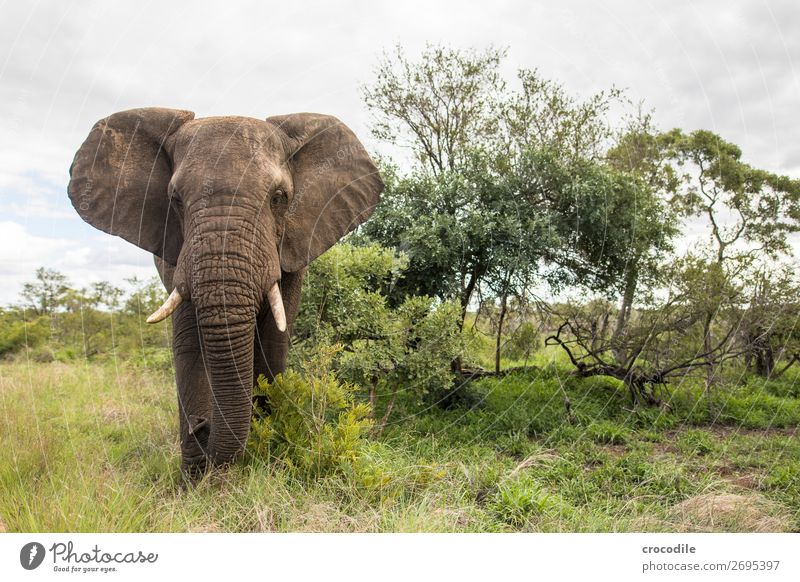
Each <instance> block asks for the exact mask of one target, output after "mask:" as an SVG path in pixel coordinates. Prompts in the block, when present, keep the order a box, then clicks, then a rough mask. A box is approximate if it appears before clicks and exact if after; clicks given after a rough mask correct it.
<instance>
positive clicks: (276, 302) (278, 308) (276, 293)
mask: <svg viewBox="0 0 800 582" xmlns="http://www.w3.org/2000/svg"><path fill="white" fill-rule="evenodd" d="M267 300H268V301H269V308H270V309H271V310H272V317H274V318H275V325H276V326H278V329H279V330H280V331H286V312H285V311H284V310H283V297H281V288H280V287H279V286H278V282H277V281H276V282H275V284H274V285H273V286H272V287H270V288H269V292H268V293H267Z"/></svg>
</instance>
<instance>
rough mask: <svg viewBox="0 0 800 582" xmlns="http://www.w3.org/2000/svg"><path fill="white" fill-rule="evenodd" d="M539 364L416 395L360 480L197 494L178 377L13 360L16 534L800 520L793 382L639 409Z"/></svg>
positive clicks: (544, 359)
mask: <svg viewBox="0 0 800 582" xmlns="http://www.w3.org/2000/svg"><path fill="white" fill-rule="evenodd" d="M534 360H535V361H534V362H532V363H534V364H535V365H536V366H537V368H536V369H534V370H531V371H530V372H526V373H515V374H511V375H509V376H506V377H504V378H498V379H486V380H483V381H481V382H478V383H475V384H473V385H471V386H469V387H468V390H469V391H470V393H471V397H470V398H469V399H468V402H470V403H471V408H468V407H457V408H453V409H450V410H442V409H440V408H439V407H437V406H435V405H420V404H419V403H418V402H416V400H415V399H414V398H412V397H411V395H405V394H402V393H401V394H400V396H399V398H398V401H397V404H396V406H395V409H394V412H393V414H392V418H391V421H390V424H389V425H388V426H387V428H386V430H385V432H384V434H383V436H382V437H381V438H380V439H379V440H373V441H371V442H370V443H369V445H368V446H367V448H366V450H365V451H364V458H363V459H362V465H363V467H365V468H366V470H365V471H363V472H361V473H360V474H358V475H350V474H346V473H337V474H332V475H329V476H325V477H321V478H318V479H301V478H298V477H297V476H296V473H293V472H291V471H289V470H287V469H286V468H285V467H283V466H281V465H280V464H278V463H271V462H265V461H264V460H263V459H259V458H252V457H251V458H248V459H247V460H245V461H243V462H241V463H239V464H238V465H236V466H234V467H233V468H231V469H230V470H228V471H227V472H226V473H224V474H217V475H213V476H211V477H210V478H206V479H205V480H204V481H203V482H201V483H200V484H199V485H198V486H197V487H195V488H190V489H184V488H182V487H181V484H180V478H179V461H180V459H179V453H178V450H179V447H178V442H177V434H178V430H177V412H176V402H175V396H174V392H175V390H174V386H173V382H172V378H171V376H170V374H169V372H168V371H164V370H163V369H161V368H159V369H147V368H142V367H137V366H132V365H123V364H119V365H114V364H113V363H103V364H101V363H89V364H86V363H73V364H69V363H61V362H54V363H49V364H39V363H24V362H23V363H7V364H2V365H0V531H2V530H3V529H4V530H6V531H13V532H17V531H75V532H84V531H120V532H122V531H466V532H469V531H472V532H494V531H548V532H549V531H556V532H557V531H643V530H644V531H683V530H687V529H701V530H704V531H705V530H714V529H722V530H723V531H725V530H731V529H736V530H742V531H748V530H755V529H758V527H760V526H758V525H757V523H756V521H753V520H754V519H755V518H754V517H753V515H755V513H753V512H755V511H756V509H753V511H752V512H750V513H748V514H747V515H748V516H750V517H749V518H748V519H749V521H748V519H737V520H732V521H730V522H725V521H724V520H717V521H716V522H715V524H710V525H709V524H705V525H704V524H700V525H698V524H697V523H695V522H691V523H688V522H687V521H686V520H685V519H683V518H682V517H680V516H679V515H678V514H677V513H676V507H678V506H679V504H681V503H684V502H687V500H688V501H691V500H693V499H697V498H700V497H701V496H705V495H719V496H724V495H735V496H740V497H737V498H736V499H739V498H741V502H742V503H749V502H750V501H752V507H753V508H758V509H757V511H758V512H760V513H759V515H761V514H763V515H764V516H765V517H764V518H765V519H767V518H769V519H770V520H772V521H765V522H763V523H768V524H769V529H775V530H788V531H800V441H799V439H798V436H797V434H796V433H795V432H794V431H795V429H796V427H797V426H798V425H800V401H799V400H797V390H796V384H795V382H796V377H795V376H792V375H789V374H787V378H785V379H782V380H781V381H772V382H767V383H765V382H759V381H757V380H751V379H745V380H741V381H740V382H732V383H731V384H730V385H723V386H720V387H719V388H718V390H717V391H716V392H715V394H714V395H713V396H712V398H711V399H710V400H708V399H705V398H703V396H702V391H701V389H700V387H699V386H696V385H694V384H692V383H691V382H687V383H685V384H684V385H681V386H677V387H675V388H674V389H673V390H672V394H671V396H670V397H668V400H669V402H670V405H671V406H672V410H671V411H669V412H667V411H664V410H661V409H656V408H650V409H643V408H633V407H632V406H631V404H630V401H629V399H628V395H627V391H626V390H625V389H624V388H623V387H622V386H621V385H620V384H619V383H617V382H615V381H610V380H604V379H601V378H594V379H588V380H576V379H574V378H571V377H570V376H569V375H568V369H566V368H562V367H561V366H560V364H559V363H558V361H557V360H554V359H553V358H550V357H549V356H548V352H542V353H539V354H536V355H535V357H534ZM565 395H567V396H568V397H569V400H570V402H571V410H572V418H571V419H570V417H568V415H567V412H566V409H565V406H564V396H565ZM382 406H383V403H379V406H378V411H377V412H378V415H379V416H380V415H381V414H382ZM748 500H749V501H748ZM758 523H762V522H758Z"/></svg>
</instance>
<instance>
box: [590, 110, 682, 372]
mask: <svg viewBox="0 0 800 582" xmlns="http://www.w3.org/2000/svg"><path fill="white" fill-rule="evenodd" d="M668 143H669V139H668V137H667V136H665V135H664V134H661V133H659V132H658V131H657V130H656V129H655V127H654V126H653V122H652V116H651V115H650V114H649V113H648V114H644V113H643V112H642V111H641V109H640V110H639V111H638V113H637V115H636V116H634V117H631V118H630V119H629V121H628V123H627V124H626V126H625V128H624V129H623V130H622V131H621V132H620V133H619V135H618V136H617V138H616V141H615V143H614V145H613V146H612V147H611V149H609V151H608V152H607V153H606V161H607V162H608V164H609V165H610V166H611V167H612V168H614V169H615V170H617V171H619V172H623V173H625V174H626V175H629V176H631V177H633V179H635V180H636V182H637V184H638V187H639V188H638V192H637V194H638V195H637V196H635V197H633V198H631V199H629V200H628V203H629V204H631V208H632V211H631V212H630V213H629V214H628V216H629V217H631V218H632V219H633V221H632V223H631V224H630V225H629V230H628V233H629V237H628V243H627V244H628V246H629V251H630V252H629V254H628V257H627V259H626V261H625V263H624V269H623V272H622V273H621V279H620V281H621V285H620V291H621V293H620V294H621V301H620V306H619V309H618V311H617V317H616V323H615V326H614V339H615V340H619V339H621V336H622V335H624V333H625V329H626V326H627V323H628V320H629V319H630V316H631V311H632V308H633V301H634V299H635V297H636V294H637V291H638V290H639V288H640V285H641V283H645V288H652V287H655V286H658V285H660V284H663V283H664V281H663V278H661V277H660V275H661V274H662V269H661V267H662V265H663V264H664V261H665V259H666V257H667V256H668V255H669V254H670V253H671V252H672V250H673V246H672V241H673V239H674V238H675V236H676V235H677V234H678V229H677V228H676V225H677V223H678V220H679V213H678V212H676V211H675V209H674V207H673V206H672V205H671V204H669V203H668V201H669V200H670V198H671V197H672V196H674V194H675V192H676V188H677V183H678V180H677V176H676V172H675V169H674V167H673V165H672V164H671V163H670V160H669V155H668ZM617 343H618V344H619V345H622V343H621V342H617ZM625 358H626V354H622V353H618V354H617V359H618V360H620V361H621V360H624V359H625Z"/></svg>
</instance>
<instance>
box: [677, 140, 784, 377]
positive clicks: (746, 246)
mask: <svg viewBox="0 0 800 582" xmlns="http://www.w3.org/2000/svg"><path fill="white" fill-rule="evenodd" d="M665 139H666V140H667V143H668V146H669V147H670V148H671V156H672V157H673V158H674V159H675V160H676V161H677V163H678V164H679V165H680V166H681V167H682V168H684V169H685V170H686V172H685V173H684V174H683V176H682V185H681V187H680V188H679V189H678V190H677V191H676V194H675V196H674V198H673V200H674V202H675V203H676V205H678V206H679V207H680V208H681V209H682V210H683V212H684V213H685V214H687V215H689V216H699V217H704V218H705V219H706V220H707V221H708V224H709V226H710V229H709V230H710V232H709V235H710V236H709V241H708V246H707V248H706V253H707V255H708V257H707V261H708V268H709V269H710V270H712V271H713V272H715V273H718V276H719V277H724V278H727V279H730V280H731V281H732V282H733V281H736V280H737V279H739V278H740V277H741V276H742V275H743V274H744V273H746V272H747V271H748V269H749V268H750V267H752V266H753V265H754V264H755V262H756V261H757V260H759V259H764V258H770V259H773V260H774V259H777V258H778V257H780V256H784V255H786V254H787V253H788V252H789V242H788V235H789V234H790V233H794V232H798V231H799V230H800V180H792V179H790V178H788V177H786V176H779V175H777V174H773V173H771V172H767V171H765V170H760V169H757V168H753V167H752V166H750V165H748V164H746V163H745V162H743V161H742V160H741V157H742V152H741V149H739V147H738V146H736V145H735V144H732V143H730V142H727V141H725V140H723V139H722V138H721V137H720V136H718V135H716V134H714V133H712V132H710V131H705V130H699V131H695V132H692V133H690V134H689V135H685V134H684V133H683V132H681V131H680V130H677V129H676V130H673V131H671V132H670V133H669V134H668V135H667V136H666V138H665ZM708 305H709V307H708V310H707V311H706V313H705V314H704V318H703V350H704V352H706V353H708V354H710V355H709V358H708V361H707V376H706V388H707V389H709V390H710V388H711V386H712V385H713V383H714V375H715V370H716V362H715V361H714V359H713V351H712V350H711V347H712V345H713V344H714V338H713V324H714V321H715V318H716V314H717V310H718V307H717V304H716V303H715V302H713V301H712V302H709V304H708Z"/></svg>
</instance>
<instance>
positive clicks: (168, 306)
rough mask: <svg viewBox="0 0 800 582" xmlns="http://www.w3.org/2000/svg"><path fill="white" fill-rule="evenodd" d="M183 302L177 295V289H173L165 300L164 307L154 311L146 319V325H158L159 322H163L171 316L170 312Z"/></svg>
mask: <svg viewBox="0 0 800 582" xmlns="http://www.w3.org/2000/svg"><path fill="white" fill-rule="evenodd" d="M181 301H183V297H181V294H180V293H178V290H177V289H173V290H172V293H170V294H169V297H167V300H166V301H164V305H162V306H161V307H159V308H158V309H156V310H155V311H154V312H153V314H152V315H151V316H150V317H148V318H147V323H158V322H159V321H164V320H165V319H166V318H167V317H169V316H170V315H172V312H173V311H175V309H177V307H178V305H180V304H181Z"/></svg>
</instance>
